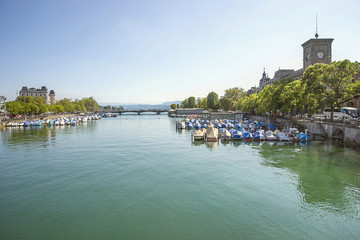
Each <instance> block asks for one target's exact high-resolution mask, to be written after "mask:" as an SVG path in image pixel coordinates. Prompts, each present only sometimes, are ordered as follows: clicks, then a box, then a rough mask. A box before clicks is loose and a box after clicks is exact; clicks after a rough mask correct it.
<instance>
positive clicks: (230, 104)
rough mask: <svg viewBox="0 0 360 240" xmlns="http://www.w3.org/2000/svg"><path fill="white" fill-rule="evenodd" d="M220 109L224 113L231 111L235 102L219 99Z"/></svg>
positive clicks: (229, 99) (228, 99)
mask: <svg viewBox="0 0 360 240" xmlns="http://www.w3.org/2000/svg"><path fill="white" fill-rule="evenodd" d="M220 108H221V109H224V110H225V111H229V110H233V109H234V108H235V102H234V100H233V99H232V98H228V97H222V98H220Z"/></svg>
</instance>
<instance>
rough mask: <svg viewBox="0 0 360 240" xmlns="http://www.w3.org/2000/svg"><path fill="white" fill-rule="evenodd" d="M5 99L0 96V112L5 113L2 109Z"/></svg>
mask: <svg viewBox="0 0 360 240" xmlns="http://www.w3.org/2000/svg"><path fill="white" fill-rule="evenodd" d="M5 100H6V97H4V96H0V112H2V113H3V112H5V109H3V106H4V104H5Z"/></svg>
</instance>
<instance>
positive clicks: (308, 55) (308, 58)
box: [305, 53, 310, 61]
mask: <svg viewBox="0 0 360 240" xmlns="http://www.w3.org/2000/svg"><path fill="white" fill-rule="evenodd" d="M305 59H306V61H309V60H310V53H308V54H307V55H306V58H305Z"/></svg>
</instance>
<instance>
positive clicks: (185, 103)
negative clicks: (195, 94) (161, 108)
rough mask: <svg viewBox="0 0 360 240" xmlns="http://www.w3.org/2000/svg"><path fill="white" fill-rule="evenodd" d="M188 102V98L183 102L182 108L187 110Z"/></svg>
mask: <svg viewBox="0 0 360 240" xmlns="http://www.w3.org/2000/svg"><path fill="white" fill-rule="evenodd" d="M188 101H189V99H188V98H187V99H185V100H184V101H182V102H181V107H182V108H187V107H188Z"/></svg>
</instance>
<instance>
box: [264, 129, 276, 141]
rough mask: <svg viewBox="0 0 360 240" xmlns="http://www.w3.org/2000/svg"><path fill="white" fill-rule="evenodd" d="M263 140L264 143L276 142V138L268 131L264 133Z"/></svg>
mask: <svg viewBox="0 0 360 240" xmlns="http://www.w3.org/2000/svg"><path fill="white" fill-rule="evenodd" d="M265 140H266V141H277V137H276V136H275V135H274V133H273V132H272V131H271V130H269V131H266V132H265Z"/></svg>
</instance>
